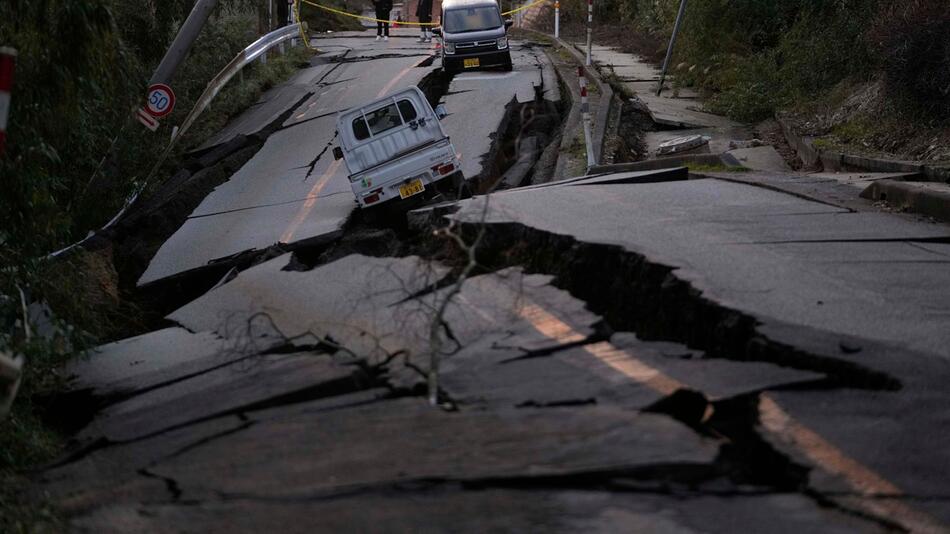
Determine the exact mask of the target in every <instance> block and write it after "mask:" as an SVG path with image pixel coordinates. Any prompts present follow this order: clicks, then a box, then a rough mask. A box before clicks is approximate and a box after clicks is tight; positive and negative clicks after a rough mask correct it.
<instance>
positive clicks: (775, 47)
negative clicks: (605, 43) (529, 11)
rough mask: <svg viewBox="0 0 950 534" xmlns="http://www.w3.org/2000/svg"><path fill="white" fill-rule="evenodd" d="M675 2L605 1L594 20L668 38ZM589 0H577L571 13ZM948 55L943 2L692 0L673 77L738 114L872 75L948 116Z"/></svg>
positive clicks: (900, 97) (905, 102)
mask: <svg viewBox="0 0 950 534" xmlns="http://www.w3.org/2000/svg"><path fill="white" fill-rule="evenodd" d="M575 4H577V5H575ZM678 6H679V0H605V1H602V2H598V3H597V4H596V9H597V10H598V13H597V14H595V18H597V19H599V20H618V19H619V20H621V21H623V23H624V24H630V25H631V26H632V27H633V28H634V29H636V30H637V31H639V32H642V33H647V34H652V35H654V36H656V37H658V38H659V39H660V40H662V41H664V42H665V41H666V40H667V39H668V37H669V32H670V31H671V30H672V27H673V21H674V19H675V17H676V11H677V8H678ZM584 7H586V6H582V5H581V3H579V2H577V3H575V2H572V3H570V4H569V5H568V6H567V10H568V11H571V12H573V11H578V14H579V12H580V11H581V10H582V9H583V8H584ZM948 61H950V3H948V2H946V1H945V0H911V1H909V2H897V3H895V2H886V1H884V0H739V1H736V0H692V1H691V2H690V3H689V6H688V10H687V16H686V20H685V23H684V26H683V28H682V31H681V34H680V40H679V42H678V44H677V49H676V54H675V57H674V61H673V66H674V70H673V74H674V75H675V76H676V80H677V83H678V84H684V85H690V86H695V87H699V88H701V89H703V90H705V91H706V92H707V93H708V94H709V95H710V96H711V99H710V101H709V106H710V107H711V108H712V109H713V110H714V111H717V112H720V113H723V114H726V115H728V116H730V117H733V118H735V119H738V120H742V121H754V120H759V119H763V118H766V117H770V116H772V115H773V114H774V113H775V111H776V110H779V109H783V108H789V107H794V106H796V105H798V104H799V103H801V102H804V101H805V100H807V99H814V98H815V97H816V96H817V97H820V96H822V95H824V94H825V93H826V92H828V91H831V90H832V89H833V88H834V87H835V86H836V85H837V84H840V83H860V82H864V81H867V80H868V79H871V78H875V77H882V78H883V80H884V82H885V89H886V93H887V96H888V97H889V98H890V99H891V100H892V101H893V103H894V105H895V107H897V108H898V111H900V112H904V113H913V114H915V115H916V116H925V117H928V118H933V117H934V116H935V115H934V114H936V116H937V117H939V119H940V120H948V119H950V93H948V92H947V90H946V88H947V87H948V86H950V72H948V70H947V69H946V65H947V63H948ZM677 67H678V68H677Z"/></svg>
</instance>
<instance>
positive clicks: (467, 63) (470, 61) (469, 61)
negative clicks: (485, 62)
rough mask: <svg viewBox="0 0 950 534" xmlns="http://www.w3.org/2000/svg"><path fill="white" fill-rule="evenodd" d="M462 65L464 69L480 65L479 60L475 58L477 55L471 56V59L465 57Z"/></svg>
mask: <svg viewBox="0 0 950 534" xmlns="http://www.w3.org/2000/svg"><path fill="white" fill-rule="evenodd" d="M462 65H463V66H464V67H465V68H466V69H470V68H472V67H477V66H479V65H481V62H480V61H478V58H477V57H473V58H472V59H466V60H464V61H463V62H462Z"/></svg>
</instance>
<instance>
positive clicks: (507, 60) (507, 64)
mask: <svg viewBox="0 0 950 534" xmlns="http://www.w3.org/2000/svg"><path fill="white" fill-rule="evenodd" d="M502 68H503V69H505V70H506V71H508V72H511V70H512V69H514V66H513V65H512V64H511V52H508V55H507V56H505V63H504V66H503V67H502Z"/></svg>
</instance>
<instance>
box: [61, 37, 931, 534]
mask: <svg viewBox="0 0 950 534" xmlns="http://www.w3.org/2000/svg"><path fill="white" fill-rule="evenodd" d="M403 35H404V36H405V37H401V38H394V39H392V40H391V41H390V42H389V43H376V42H375V41H372V40H371V39H370V38H367V36H365V35H361V34H354V35H342V36H335V37H334V38H332V39H321V40H319V44H320V46H321V49H323V50H325V51H326V53H325V54H324V55H321V56H320V58H318V62H317V64H315V66H314V67H312V68H310V69H306V70H304V71H301V73H300V74H299V75H298V76H297V77H295V78H294V79H293V80H291V82H289V83H287V84H285V85H283V86H281V87H279V88H276V89H275V90H274V91H272V92H270V93H269V94H268V95H267V96H266V97H265V99H264V100H263V101H262V102H261V103H259V104H258V105H257V106H255V108H253V109H252V110H249V112H248V113H247V114H246V115H245V116H244V117H242V118H240V119H238V120H237V121H235V122H234V123H233V124H231V125H229V127H228V128H227V129H225V130H224V131H222V132H221V134H220V135H219V136H218V137H217V138H216V139H215V140H213V141H212V144H214V143H220V142H225V141H227V139H228V138H230V137H232V136H234V135H240V134H249V133H253V132H254V131H256V129H259V128H260V127H261V126H263V125H264V124H266V123H268V122H270V121H272V120H273V119H274V117H279V116H281V114H282V113H284V112H286V111H288V110H292V113H291V115H290V118H288V119H287V121H286V122H285V124H284V125H283V127H282V128H281V129H279V130H278V131H277V132H275V133H273V134H272V135H271V136H270V137H269V138H268V139H267V141H266V143H265V144H264V145H263V147H262V148H261V149H260V150H259V151H258V153H257V154H256V155H255V156H254V157H253V158H252V159H250V160H249V161H248V162H247V164H245V165H244V167H243V168H241V169H240V170H239V171H238V172H237V173H235V174H234V175H233V176H232V177H231V178H230V180H229V181H227V182H226V183H224V184H223V185H221V186H220V187H218V188H217V189H216V190H215V191H214V192H213V193H211V194H210V195H209V196H208V197H207V198H206V199H205V200H204V202H203V203H202V204H201V205H200V206H199V207H198V208H197V209H196V210H195V212H194V213H193V214H192V215H191V217H189V218H188V220H187V221H186V222H185V224H184V225H183V226H182V227H181V228H180V229H179V230H178V231H177V233H175V234H174V235H173V236H172V237H171V238H170V239H169V240H168V241H167V242H166V243H165V244H164V246H163V247H162V248H161V250H159V252H158V253H157V255H156V257H155V258H154V260H153V262H152V263H151V265H150V266H149V267H148V270H147V271H146V272H145V274H144V275H143V276H142V279H141V280H140V283H141V284H152V283H156V282H161V281H162V280H163V279H165V278H167V277H172V276H175V277H182V276H184V277H187V276H188V275H189V273H190V272H193V271H195V270H200V269H202V268H203V267H205V266H206V265H208V264H209V262H220V261H224V260H226V258H228V257H230V256H233V255H235V254H238V253H242V252H246V251H254V250H257V251H263V250H265V249H269V248H271V247H273V246H274V245H275V244H278V243H283V244H293V243H297V245H298V249H297V250H298V252H299V254H298V253H294V254H291V253H285V254H279V251H278V254H279V255H278V256H277V257H274V258H272V259H269V260H266V261H262V262H259V263H258V264H257V265H254V266H253V267H250V268H247V269H245V270H243V271H241V272H240V273H238V274H237V275H236V276H235V277H233V278H231V279H228V280H227V281H226V282H225V283H222V284H220V285H218V286H217V287H215V288H213V289H211V290H210V291H208V292H206V293H205V294H204V295H202V296H200V297H199V298H197V299H195V300H193V301H191V302H189V303H187V304H185V305H184V306H182V307H181V308H179V309H177V310H176V311H174V312H172V313H171V314H169V316H168V317H167V319H168V320H169V325H170V326H169V327H168V328H165V329H163V330H159V331H155V332H151V333H148V334H145V335H142V336H139V337H136V338H132V339H128V340H122V341H119V342H116V343H113V344H110V345H106V346H103V347H100V349H99V350H98V353H96V354H92V355H91V356H90V358H88V359H86V360H83V361H80V362H77V363H75V364H74V365H73V366H72V368H71V372H72V373H73V374H74V379H73V387H74V388H75V390H76V391H80V392H84V394H85V395H91V396H92V398H95V399H98V400H99V402H100V405H101V410H100V411H98V413H96V414H95V416H94V418H93V419H92V421H91V422H90V423H89V424H88V425H86V426H85V427H84V428H82V429H81V430H80V431H79V433H78V434H77V436H76V444H75V447H74V448H73V450H72V451H71V454H70V455H69V456H68V457H67V458H65V459H64V460H63V461H62V462H60V463H59V464H58V465H56V466H54V467H52V468H50V469H48V470H46V471H45V472H44V473H43V474H42V490H43V491H45V492H47V493H48V494H49V495H50V496H51V498H52V499H53V501H54V503H56V504H57V505H58V506H59V507H60V508H61V509H62V510H63V511H65V512H66V513H67V515H68V517H69V520H70V524H71V526H72V527H73V528H75V529H77V530H85V531H89V532H169V531H175V532H208V531H230V532H235V531H237V532H262V531H268V532H269V531H284V532H341V531H342V532H350V531H357V532H392V531H397V532H402V531H411V532H417V531H418V532H446V531H448V532H486V531H497V532H578V531H583V532H586V531H596V532H763V533H774V532H789V533H800V532H890V531H913V532H945V531H947V524H948V523H950V507H948V506H947V502H948V499H950V482H948V481H950V478H948V477H947V474H948V473H950V452H948V451H950V433H948V432H947V431H946V428H947V427H948V423H950V411H948V410H947V408H946V407H947V406H948V405H950V404H948V400H950V399H948V397H950V393H948V390H947V388H946V378H947V377H948V376H950V348H948V347H950V327H948V326H950V304H948V303H950V298H948V297H950V294H948V293H950V283H948V282H950V279H948V274H947V273H948V270H947V269H946V267H947V264H948V263H950V228H948V227H946V226H943V225H935V224H922V223H920V222H917V221H914V220H912V219H909V218H907V217H904V216H901V215H893V214H884V213H879V212H877V211H875V210H873V209H872V208H870V207H869V208H868V209H867V210H863V209H854V208H851V207H842V206H841V205H839V204H836V203H834V202H831V201H827V202H826V201H815V200H808V199H805V198H802V197H801V196H800V195H792V194H788V193H785V192H783V191H782V190H781V189H782V188H781V187H779V186H773V187H770V188H768V189H766V188H763V187H757V186H753V185H748V184H740V183H736V182H735V181H730V180H727V179H717V178H707V179H687V178H689V176H688V175H687V172H686V170H685V169H676V170H669V171H657V172H652V173H612V174H606V175H603V176H597V177H585V178H571V179H568V178H569V177H556V178H557V179H559V181H557V182H555V183H550V184H544V185H541V186H535V187H527V188H520V189H512V190H508V191H503V192H498V193H495V194H492V195H490V196H477V197H475V198H472V199H470V200H467V201H463V202H460V203H456V204H454V205H439V206H435V207H430V208H425V209H422V210H420V211H418V212H415V213H413V214H411V216H410V228H409V230H408V231H404V232H400V233H396V232H392V231H390V230H388V229H385V228H360V229H358V230H359V231H357V232H354V233H353V234H352V235H342V234H344V223H345V222H346V221H347V220H348V218H349V217H350V214H351V212H352V210H353V209H354V208H355V205H354V201H353V198H352V196H351V194H350V193H349V186H348V184H347V183H346V176H345V172H344V171H343V169H342V168H341V167H340V165H339V164H338V163H336V162H334V161H333V159H332V156H327V154H329V150H326V149H327V147H329V146H330V145H331V143H332V141H333V130H334V115H335V113H336V112H337V111H340V110H341V109H344V108H345V107H347V106H350V105H354V104H358V103H359V102H361V101H364V100H369V99H373V98H375V97H376V96H378V95H381V94H384V93H386V92H388V91H390V90H394V89H398V88H399V87H402V86H405V85H409V84H414V83H418V82H419V81H420V80H422V79H423V78H425V77H426V76H427V75H430V74H431V73H432V72H433V71H434V70H435V69H437V68H438V61H435V62H434V63H433V62H432V61H431V59H430V57H431V54H432V53H433V50H432V49H431V45H419V44H416V43H414V42H412V40H411V39H410V38H408V35H410V32H404V33H403ZM321 58H322V59H321ZM515 59H516V69H515V71H514V72H513V73H503V72H472V73H465V74H462V75H459V76H457V77H456V78H455V79H454V80H452V81H451V84H450V85H449V87H448V90H447V92H446V95H445V97H444V102H445V103H446V105H447V107H448V108H449V111H450V113H451V115H450V116H449V117H448V118H447V119H446V121H445V125H446V128H447V129H448V130H449V133H450V135H452V138H453V141H454V142H455V143H456V145H457V147H458V149H459V150H460V151H461V152H462V153H463V156H464V164H465V170H466V173H467V174H468V175H477V174H480V173H484V172H487V171H486V169H485V164H486V161H485V157H484V156H485V155H486V154H488V153H489V152H490V151H491V150H492V143H493V139H496V138H497V136H498V132H497V130H498V129H499V127H500V123H501V122H502V120H503V119H504V117H505V106H506V105H508V104H510V103H511V102H513V101H514V102H521V103H524V102H526V101H528V100H530V99H532V98H534V96H535V89H534V87H535V86H537V87H540V88H541V89H540V90H541V92H542V94H543V95H542V97H543V98H548V99H551V100H557V99H559V98H560V95H559V94H558V92H557V90H556V87H557V85H556V84H555V83H554V80H555V79H554V78H553V73H552V72H550V70H549V69H550V67H549V66H548V63H547V61H546V59H545V56H544V53H543V51H542V50H541V49H540V48H539V47H537V46H532V45H531V44H530V43H522V44H516V45H515ZM324 61H325V62H324ZM308 95H309V96H308ZM694 178H695V177H694ZM561 179H563V180H561ZM449 221H454V223H453V228H455V229H456V231H458V232H460V235H461V236H462V237H463V238H464V239H465V240H467V242H472V239H473V238H474V237H475V236H477V235H482V239H481V241H479V258H478V259H479V264H480V265H479V268H478V269H477V270H476V271H475V272H474V273H473V274H472V276H471V277H469V278H468V279H465V280H462V281H461V282H462V283H461V284H460V285H457V284H458V283H459V282H460V280H459V279H458V273H459V271H460V267H461V266H464V265H465V263H466V261H467V256H466V255H465V253H464V251H459V250H457V249H452V247H451V246H450V244H447V243H446V241H445V238H444V237H439V236H438V235H433V230H434V227H432V226H429V224H430V223H434V224H435V225H436V228H437V227H442V226H443V225H445V224H447V223H448V222H449ZM482 232H484V233H482ZM334 238H339V239H336V240H334ZM321 240H322V241H321ZM308 241H309V242H311V243H318V244H312V245H308V244H307V243H308ZM451 250H455V252H454V253H453V252H451ZM262 259H263V258H262ZM456 291H457V292H456ZM446 303H447V305H446V306H445V307H444V313H442V314H437V312H436V310H439V309H440V308H441V307H442V305H443V304H446ZM434 339H437V340H439V342H438V343H434V341H433V340H434ZM433 350H438V351H439V354H440V356H441V358H440V360H441V369H440V374H439V383H440V393H439V406H436V407H434V406H430V405H429V404H428V402H427V399H426V387H425V385H426V376H425V371H426V370H427V369H428V366H429V363H430V357H431V355H432V352H433Z"/></svg>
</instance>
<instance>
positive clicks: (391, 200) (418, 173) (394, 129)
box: [333, 86, 462, 208]
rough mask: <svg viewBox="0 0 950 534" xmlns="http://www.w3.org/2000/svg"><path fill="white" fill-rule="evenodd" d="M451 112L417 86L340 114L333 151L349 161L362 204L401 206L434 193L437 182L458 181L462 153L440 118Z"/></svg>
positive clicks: (447, 185)
mask: <svg viewBox="0 0 950 534" xmlns="http://www.w3.org/2000/svg"><path fill="white" fill-rule="evenodd" d="M445 116H446V112H445V108H444V107H443V106H441V105H440V106H438V107H437V108H436V109H432V106H431V105H429V102H428V100H426V97H425V95H424V94H423V93H422V91H421V90H420V89H419V88H418V87H415V86H411V87H408V88H406V89H402V90H400V91H397V92H395V93H392V94H390V95H388V96H385V97H382V98H380V99H378V100H374V101H372V102H369V103H368V104H365V105H362V106H358V107H354V108H352V109H348V110H346V111H342V112H340V114H339V115H337V122H336V128H337V132H338V135H339V138H338V139H339V146H338V147H335V148H334V149H333V156H334V157H335V158H336V159H338V160H339V159H342V160H343V161H344V162H345V163H346V168H347V170H348V171H349V178H350V186H351V187H352V188H353V194H354V195H356V201H357V203H359V205H360V207H361V208H369V207H373V208H375V207H377V206H382V205H383V204H385V205H386V206H388V207H397V206H398V205H399V204H409V203H408V202H407V200H408V199H409V198H410V197H416V196H417V195H420V196H423V197H426V196H431V194H432V193H433V190H435V189H437V187H436V186H438V189H439V190H440V191H444V190H447V189H449V188H451V187H453V186H456V185H458V184H457V183H455V182H456V181H460V180H461V179H462V178H461V173H460V171H459V168H460V161H459V157H458V154H457V153H456V152H455V147H454V146H452V142H451V140H450V139H449V136H447V135H446V134H445V131H444V130H443V129H442V124H441V123H440V122H439V121H440V120H442V119H443V118H445Z"/></svg>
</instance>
